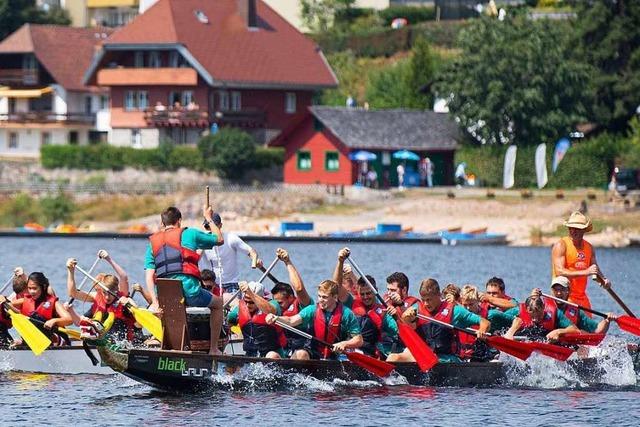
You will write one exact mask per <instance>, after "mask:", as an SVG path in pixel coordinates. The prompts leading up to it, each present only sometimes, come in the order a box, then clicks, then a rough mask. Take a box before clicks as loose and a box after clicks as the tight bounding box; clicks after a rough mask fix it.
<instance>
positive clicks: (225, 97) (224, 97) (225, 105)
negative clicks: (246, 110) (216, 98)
mask: <svg viewBox="0 0 640 427" xmlns="http://www.w3.org/2000/svg"><path fill="white" fill-rule="evenodd" d="M218 94H219V95H220V102H219V109H220V111H228V110H229V92H227V91H224V90H223V91H220V92H218Z"/></svg>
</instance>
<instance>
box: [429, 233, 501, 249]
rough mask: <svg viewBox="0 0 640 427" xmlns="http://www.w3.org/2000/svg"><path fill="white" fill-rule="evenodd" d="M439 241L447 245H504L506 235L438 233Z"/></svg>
mask: <svg viewBox="0 0 640 427" xmlns="http://www.w3.org/2000/svg"><path fill="white" fill-rule="evenodd" d="M439 235H440V243H442V244H443V245H447V246H457V245H506V244H507V235H506V234H496V233H486V232H484V233H460V232H457V233H451V232H448V231H443V232H440V233H439Z"/></svg>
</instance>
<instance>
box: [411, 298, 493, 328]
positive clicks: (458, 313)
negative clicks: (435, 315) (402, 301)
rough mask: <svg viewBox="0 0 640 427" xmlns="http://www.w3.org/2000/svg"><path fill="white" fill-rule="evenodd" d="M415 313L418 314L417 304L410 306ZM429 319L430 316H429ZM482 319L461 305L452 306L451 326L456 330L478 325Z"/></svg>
mask: <svg viewBox="0 0 640 427" xmlns="http://www.w3.org/2000/svg"><path fill="white" fill-rule="evenodd" d="M411 307H412V308H413V309H414V310H416V312H418V303H415V304H414V305H412V306H411ZM430 317H431V316H430ZM481 319H482V318H481V317H480V316H478V315H477V314H475V313H472V312H470V311H469V310H467V309H466V308H464V307H463V306H461V305H454V306H453V315H452V317H451V324H452V325H453V326H457V327H458V328H470V327H471V326H476V325H479V324H480V320H481Z"/></svg>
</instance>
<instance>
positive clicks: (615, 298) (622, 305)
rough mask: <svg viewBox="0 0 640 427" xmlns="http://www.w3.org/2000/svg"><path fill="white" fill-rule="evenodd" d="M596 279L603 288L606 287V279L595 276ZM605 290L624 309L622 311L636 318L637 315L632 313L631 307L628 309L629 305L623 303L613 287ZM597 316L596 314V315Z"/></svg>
mask: <svg viewBox="0 0 640 427" xmlns="http://www.w3.org/2000/svg"><path fill="white" fill-rule="evenodd" d="M594 279H595V280H596V281H597V282H598V283H600V285H601V286H602V287H604V283H605V282H604V278H603V277H602V276H600V275H599V274H594ZM605 290H606V291H607V292H609V295H611V298H613V299H614V300H615V301H616V302H617V303H618V305H619V306H620V307H622V309H623V310H624V312H625V313H627V314H628V315H629V316H631V317H633V318H635V317H636V315H635V314H633V312H632V311H631V309H629V307H627V305H626V304H625V303H624V301H622V300H621V299H620V297H619V296H618V294H616V293H615V291H614V290H613V289H611V287H608V288H605ZM594 314H595V313H594Z"/></svg>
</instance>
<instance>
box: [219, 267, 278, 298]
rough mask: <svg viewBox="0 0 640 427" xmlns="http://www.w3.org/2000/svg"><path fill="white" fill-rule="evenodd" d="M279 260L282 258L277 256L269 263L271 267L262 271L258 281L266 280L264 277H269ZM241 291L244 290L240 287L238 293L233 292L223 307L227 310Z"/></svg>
mask: <svg viewBox="0 0 640 427" xmlns="http://www.w3.org/2000/svg"><path fill="white" fill-rule="evenodd" d="M279 260H280V259H279V258H278V257H276V258H275V259H274V260H273V261H272V262H271V264H269V267H267V269H266V270H265V272H264V273H262V276H260V278H259V279H258V283H262V282H263V281H264V279H265V278H266V277H267V275H268V274H269V273H270V272H271V270H273V267H275V266H276V264H277V263H278V261H279ZM241 292H242V291H240V289H238V290H237V291H236V293H235V294H233V296H232V297H231V299H229V301H227V302H226V303H225V304H224V307H223V309H225V310H226V309H228V308H229V306H230V305H231V302H232V301H233V300H234V299H236V298H238V296H239V295H240V293H241ZM260 296H262V295H260Z"/></svg>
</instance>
